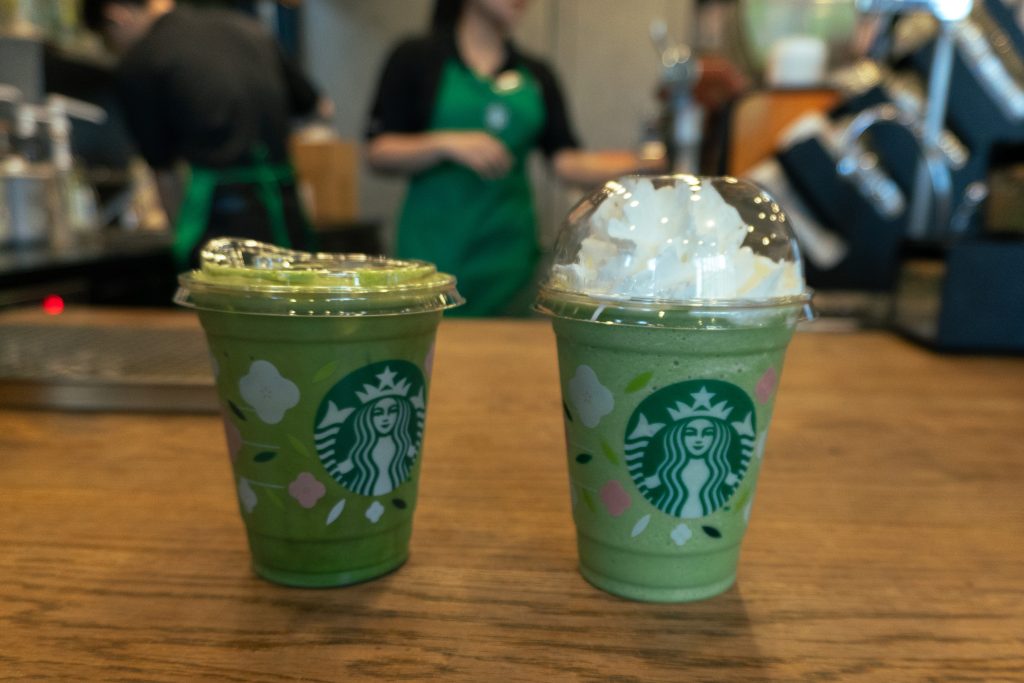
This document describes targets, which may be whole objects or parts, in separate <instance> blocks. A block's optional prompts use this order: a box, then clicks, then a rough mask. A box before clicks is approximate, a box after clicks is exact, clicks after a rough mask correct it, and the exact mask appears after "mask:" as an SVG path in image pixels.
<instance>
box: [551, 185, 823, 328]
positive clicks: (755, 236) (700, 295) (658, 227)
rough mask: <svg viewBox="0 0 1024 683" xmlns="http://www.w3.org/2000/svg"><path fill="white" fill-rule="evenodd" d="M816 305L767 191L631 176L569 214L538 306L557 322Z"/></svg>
mask: <svg viewBox="0 0 1024 683" xmlns="http://www.w3.org/2000/svg"><path fill="white" fill-rule="evenodd" d="M809 300H810V293H809V291H808V290H807V287H806V285H805V283H804V276H803V261H802V259H801V256H800V250H799V246H798V245H797V241H796V237H795V236H794V234H793V232H792V229H791V227H790V224H789V219H788V218H787V217H786V214H785V212H784V211H783V210H782V207H780V206H779V204H778V203H777V202H776V201H775V200H774V199H773V198H772V197H771V196H770V195H768V194H767V193H766V192H765V191H764V190H762V189H761V188H760V187H758V186H757V185H755V184H754V183H751V182H749V181H746V180H739V179H737V178H730V177H697V176H692V175H672V176H654V177H652V176H627V177H624V178H620V179H618V180H615V181H611V182H608V183H606V184H605V185H604V186H603V187H602V188H600V189H599V190H596V191H595V192H593V193H591V194H590V195H588V196H587V197H585V198H584V199H583V200H582V201H580V202H579V203H578V204H577V205H576V206H575V207H574V208H573V209H572V210H571V211H570V212H569V215H568V217H567V219H566V222H565V224H564V225H563V227H562V230H561V232H560V233H559V236H558V239H557V242H556V244H555V254H554V263H553V265H552V268H551V272H550V274H549V276H548V278H547V280H546V281H545V282H544V284H543V285H542V287H541V292H540V297H539V300H538V306H537V307H538V309H539V310H541V311H542V312H545V313H549V314H554V315H560V314H565V311H567V310H569V309H570V308H571V306H567V305H576V304H582V303H584V302H588V301H589V302H595V303H598V304H602V305H606V306H616V307H620V308H626V309H628V308H634V309H645V310H647V309H652V308H654V309H657V310H661V311H665V310H672V309H693V308H702V309H708V308H741V309H745V308H757V307H772V306H797V307H798V308H799V307H801V306H802V305H803V304H806V303H807V302H808V301H809ZM579 315H583V310H582V309H581V310H580V313H579ZM572 317H576V316H575V315H574V316H572Z"/></svg>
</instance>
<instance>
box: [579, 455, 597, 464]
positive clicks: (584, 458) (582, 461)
mask: <svg viewBox="0 0 1024 683" xmlns="http://www.w3.org/2000/svg"><path fill="white" fill-rule="evenodd" d="M593 459H594V456H592V455H591V454H590V453H580V454H579V455H577V456H576V462H578V463H579V464H581V465H586V464H587V463H588V462H590V461H591V460H593Z"/></svg>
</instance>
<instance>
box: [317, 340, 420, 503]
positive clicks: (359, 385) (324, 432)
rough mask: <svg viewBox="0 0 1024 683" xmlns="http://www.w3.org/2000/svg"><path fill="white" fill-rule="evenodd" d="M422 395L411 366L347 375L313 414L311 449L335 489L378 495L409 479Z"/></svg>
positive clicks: (395, 364) (391, 364) (383, 365)
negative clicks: (314, 447) (313, 449)
mask: <svg viewBox="0 0 1024 683" xmlns="http://www.w3.org/2000/svg"><path fill="white" fill-rule="evenodd" d="M425 416H426V391H425V388H424V382H423V373H422V372H420V369H419V368H418V367H416V366H415V365H413V364H412V363H410V362H408V361H404V360H389V361H383V362H380V363H374V364H372V365H367V366H366V367H363V368H360V369H359V370H356V371H355V372H353V373H351V374H349V375H348V376H346V377H345V378H344V379H342V380H341V381H340V382H338V383H337V384H335V385H334V387H332V388H331V390H330V391H329V392H327V395H326V396H325V397H324V400H323V401H322V402H321V403H320V408H319V410H317V414H316V422H315V425H314V437H315V441H316V450H317V453H318V454H319V456H320V462H321V463H323V466H324V469H325V470H327V473H328V474H329V475H331V477H333V478H334V480H335V481H337V482H338V483H339V484H341V485H342V486H344V487H345V488H347V489H348V490H350V491H353V492H355V493H360V494H362V495H364V496H382V495H384V494H386V493H390V492H391V491H393V490H394V489H396V488H397V487H398V486H399V485H400V484H401V483H402V482H404V481H405V480H406V479H408V478H409V473H410V472H411V471H412V466H413V465H414V464H415V463H416V457H417V456H418V455H419V452H420V446H421V445H422V443H423V423H424V418H425Z"/></svg>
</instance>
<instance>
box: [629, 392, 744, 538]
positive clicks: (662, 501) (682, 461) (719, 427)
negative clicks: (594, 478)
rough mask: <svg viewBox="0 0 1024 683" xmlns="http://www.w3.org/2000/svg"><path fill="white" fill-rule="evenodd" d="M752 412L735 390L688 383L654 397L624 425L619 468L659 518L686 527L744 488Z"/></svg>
mask: <svg viewBox="0 0 1024 683" xmlns="http://www.w3.org/2000/svg"><path fill="white" fill-rule="evenodd" d="M755 419H756V418H755V415H754V404H753V402H752V401H751V400H750V397H749V396H747V394H746V392H744V391H743V390H742V389H740V388H739V387H737V386H736V385H734V384H729V383H728V382H721V381H718V380H710V379H709V380H694V381H690V382H680V383H678V384H672V385H669V386H667V387H664V388H662V389H659V390H658V391H656V392H654V393H653V394H651V395H650V396H648V397H647V398H646V399H644V400H643V402H641V403H640V405H639V406H637V408H636V410H635V411H633V415H632V417H630V418H629V422H628V423H627V424H626V441H625V445H626V448H625V451H626V465H627V467H628V468H629V474H630V476H632V477H633V481H634V482H635V483H636V486H637V488H638V489H640V493H642V494H643V496H644V498H646V499H647V500H649V501H650V502H651V503H652V504H653V505H654V506H655V507H657V508H658V509H659V510H661V511H662V512H665V513H667V514H670V515H672V516H673V517H680V518H683V519H693V518H696V517H704V516H705V515H710V514H711V513H712V512H714V511H715V510H718V509H719V508H721V507H722V506H723V505H725V503H726V501H727V500H729V498H730V496H732V494H733V493H734V492H735V491H736V488H737V487H738V486H739V485H740V482H741V481H742V480H743V475H745V474H746V472H747V467H748V465H749V464H750V458H751V456H752V454H753V452H754V441H755V438H756V436H757V427H756V425H755Z"/></svg>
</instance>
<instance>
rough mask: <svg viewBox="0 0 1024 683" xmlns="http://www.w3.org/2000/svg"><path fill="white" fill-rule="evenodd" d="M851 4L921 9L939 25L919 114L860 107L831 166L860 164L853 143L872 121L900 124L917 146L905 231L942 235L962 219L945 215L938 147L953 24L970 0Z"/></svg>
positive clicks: (946, 191) (893, 10) (846, 170)
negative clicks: (916, 158)
mask: <svg viewBox="0 0 1024 683" xmlns="http://www.w3.org/2000/svg"><path fill="white" fill-rule="evenodd" d="M857 6H858V9H860V10H861V11H863V12H868V13H880V14H905V13H909V12H921V11H926V12H929V13H931V14H932V15H933V16H934V17H935V19H936V20H938V22H939V30H938V35H937V37H936V40H935V48H934V53H933V55H932V64H931V72H930V74H929V78H928V101H927V106H926V108H925V111H924V116H923V120H922V119H921V118H920V117H919V116H918V115H917V114H916V113H913V112H910V111H908V110H906V109H900V108H898V107H895V106H893V105H889V104H883V105H878V106H875V107H871V108H869V109H866V110H864V111H862V112H860V113H859V114H858V115H857V116H856V117H854V119H853V121H852V122H851V123H850V125H849V126H848V128H847V129H846V131H845V133H844V136H843V142H842V145H841V146H842V150H843V157H842V158H841V159H840V160H839V163H838V164H837V170H838V171H839V173H840V174H841V175H844V176H847V177H849V176H851V175H852V172H853V170H854V169H857V168H858V167H859V166H860V164H859V162H858V158H859V155H860V149H859V144H860V142H861V140H862V138H863V137H864V136H865V134H867V133H868V132H869V131H870V130H871V129H872V128H874V127H875V126H877V125H880V124H888V125H897V126H901V127H903V128H905V129H906V130H907V131H908V132H909V133H910V137H911V138H912V139H913V140H914V141H915V142H916V143H917V147H918V152H919V161H918V165H917V172H916V174H915V180H914V186H913V191H912V193H911V201H910V209H909V215H908V218H907V231H906V234H907V236H908V237H910V238H911V239H918V240H924V239H931V240H943V239H947V238H949V237H951V236H952V235H951V234H950V233H951V231H952V229H953V228H955V227H956V228H959V227H960V226H963V225H966V224H967V222H966V221H964V220H963V219H962V218H961V219H960V220H957V221H955V222H954V221H952V220H951V219H952V217H953V208H952V205H953V197H952V193H953V178H952V171H951V170H950V166H949V163H948V157H947V153H946V151H945V149H944V146H945V145H944V142H945V138H944V136H945V119H946V106H947V102H948V100H949V85H950V80H951V78H952V73H953V52H954V47H955V36H956V26H957V24H958V22H960V21H963V20H964V19H966V18H967V17H968V16H969V15H970V12H971V7H972V6H973V0H858V3H857ZM965 199H969V198H966V197H965Z"/></svg>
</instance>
